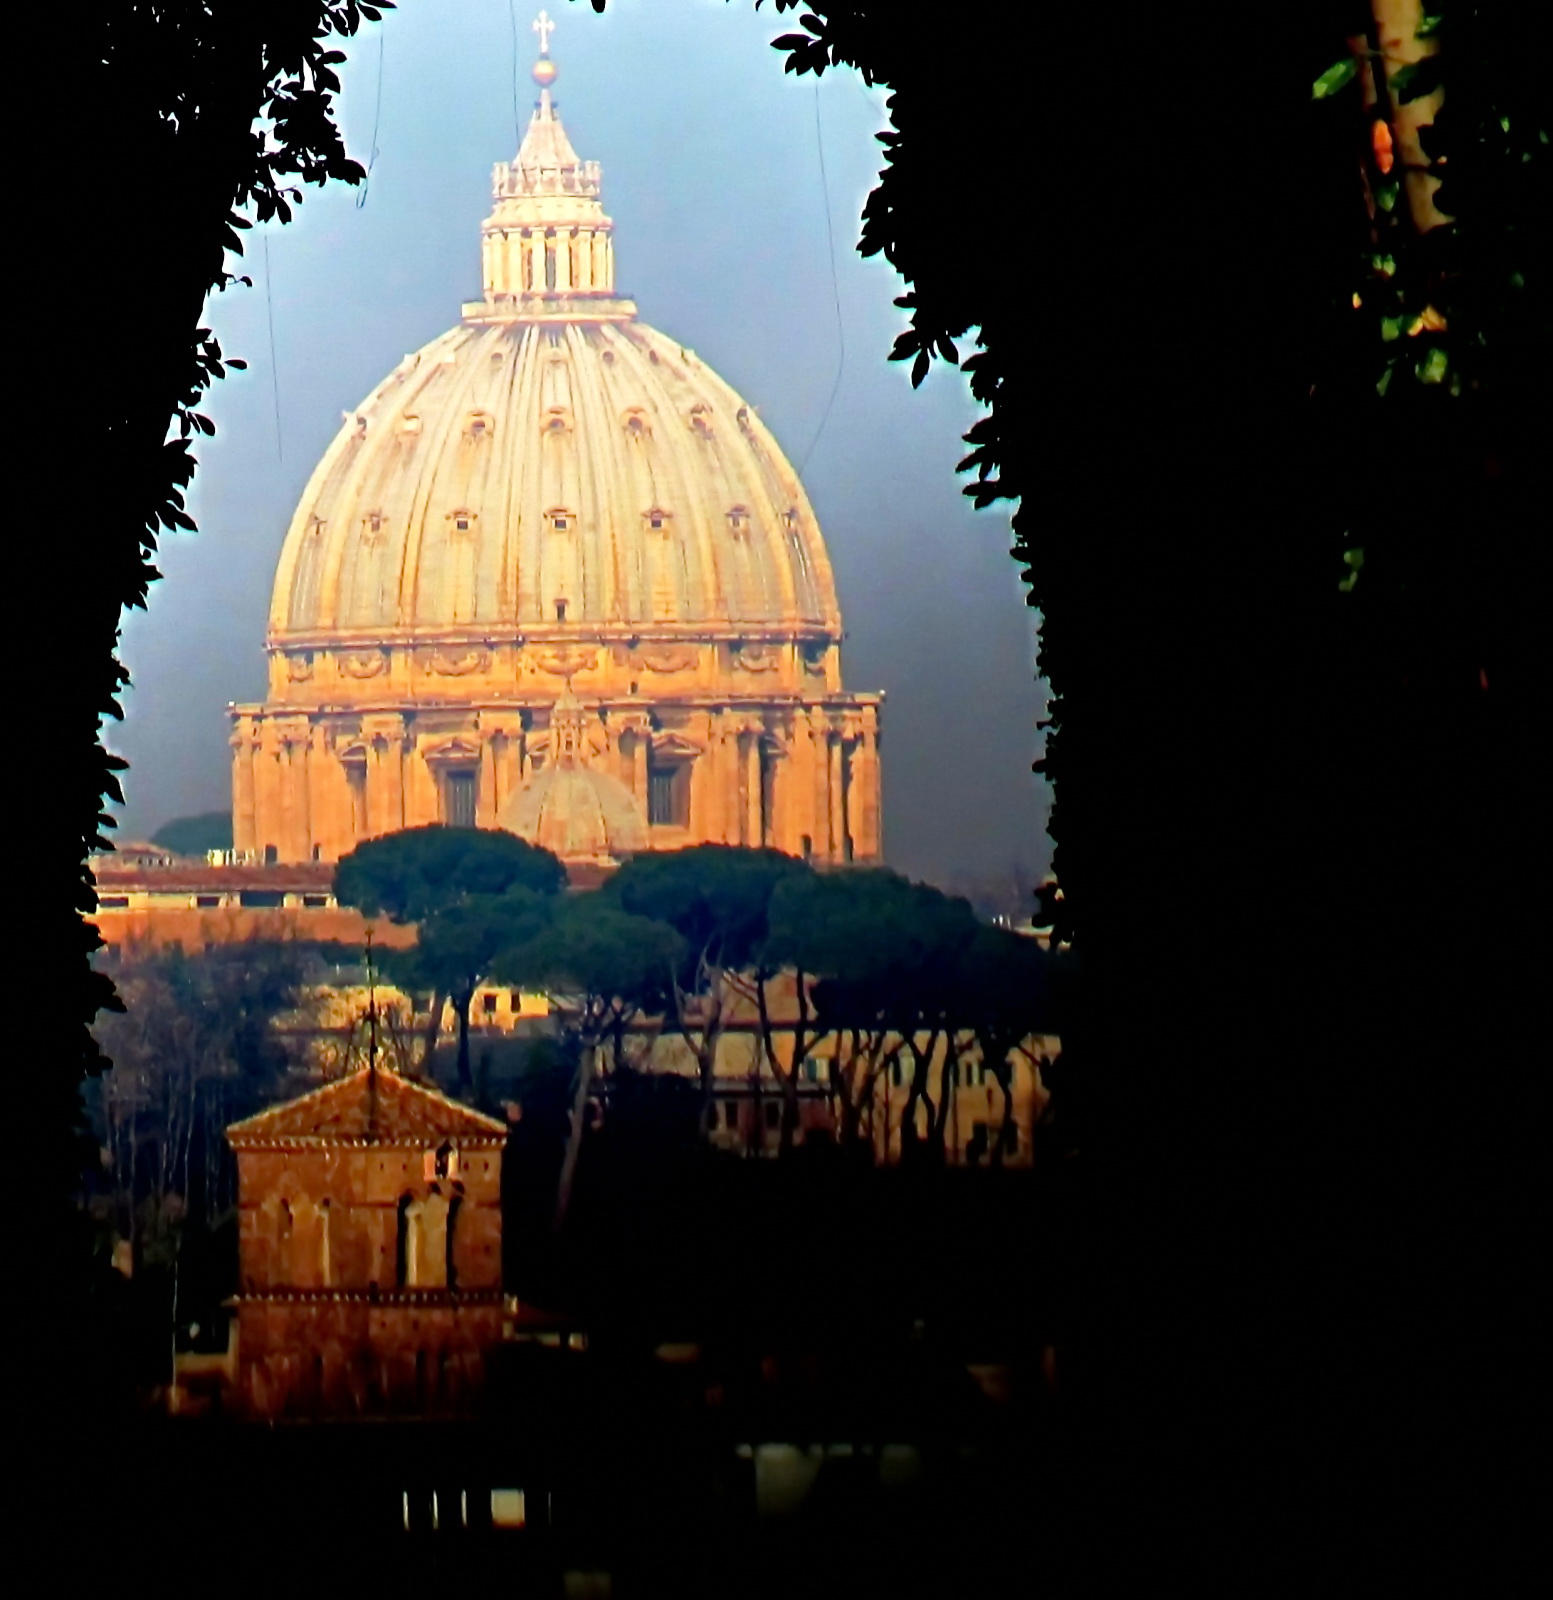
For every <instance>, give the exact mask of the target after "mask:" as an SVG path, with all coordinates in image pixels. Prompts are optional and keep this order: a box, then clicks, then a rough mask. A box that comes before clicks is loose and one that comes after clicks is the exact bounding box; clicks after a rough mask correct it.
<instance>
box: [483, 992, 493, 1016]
mask: <svg viewBox="0 0 1553 1600" xmlns="http://www.w3.org/2000/svg"><path fill="white" fill-rule="evenodd" d="M480 1009H481V1010H482V1011H484V1012H485V1014H486V1016H488V1017H494V1016H495V1015H496V996H495V995H494V994H485V995H481V996H480Z"/></svg>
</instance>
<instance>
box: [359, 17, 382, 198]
mask: <svg viewBox="0 0 1553 1600" xmlns="http://www.w3.org/2000/svg"><path fill="white" fill-rule="evenodd" d="M382 120H383V24H382V23H381V22H379V23H378V25H377V105H376V106H375V108H374V109H373V112H372V149H371V152H370V153H369V155H368V156H367V175H366V177H365V178H363V179H362V180H361V189H360V192H359V193H358V194H357V196H356V209H357V210H358V211H360V210H361V208H362V207H363V206H364V205H365V204H366V203H367V190H368V189H370V188H371V187H372V169H373V168H374V167H375V166H376V165H377V130H378V126H379V124H380V123H381V122H382Z"/></svg>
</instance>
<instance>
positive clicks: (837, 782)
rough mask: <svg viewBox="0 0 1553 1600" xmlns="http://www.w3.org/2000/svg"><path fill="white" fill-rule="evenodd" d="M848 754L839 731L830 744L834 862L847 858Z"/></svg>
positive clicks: (831, 843) (832, 850) (831, 834)
mask: <svg viewBox="0 0 1553 1600" xmlns="http://www.w3.org/2000/svg"><path fill="white" fill-rule="evenodd" d="M845 785H846V752H845V750H844V749H843V747H842V738H841V733H840V730H839V729H838V730H837V732H836V734H835V736H834V737H833V738H832V739H831V742H830V850H831V859H832V860H833V861H845V860H846V858H847V803H846V787H845Z"/></svg>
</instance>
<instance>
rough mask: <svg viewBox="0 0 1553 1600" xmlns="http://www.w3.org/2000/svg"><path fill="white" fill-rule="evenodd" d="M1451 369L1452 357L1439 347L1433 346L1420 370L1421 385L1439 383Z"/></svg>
mask: <svg viewBox="0 0 1553 1600" xmlns="http://www.w3.org/2000/svg"><path fill="white" fill-rule="evenodd" d="M1449 369H1450V357H1449V356H1448V355H1446V353H1445V352H1444V351H1443V350H1442V349H1441V348H1440V347H1439V346H1438V345H1431V346H1430V348H1429V350H1428V353H1427V354H1426V355H1425V356H1424V359H1423V363H1422V365H1420V367H1419V369H1418V379H1419V382H1420V383H1439V382H1441V381H1442V380H1443V379H1444V377H1445V374H1446V372H1447V371H1449Z"/></svg>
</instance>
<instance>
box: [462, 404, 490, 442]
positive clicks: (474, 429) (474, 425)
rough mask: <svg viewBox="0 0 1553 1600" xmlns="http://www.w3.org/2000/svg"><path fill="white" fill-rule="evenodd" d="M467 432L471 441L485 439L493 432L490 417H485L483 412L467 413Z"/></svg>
mask: <svg viewBox="0 0 1553 1600" xmlns="http://www.w3.org/2000/svg"><path fill="white" fill-rule="evenodd" d="M467 431H468V434H469V437H470V438H471V439H483V438H485V436H486V435H487V434H488V433H491V432H492V431H493V429H492V427H491V419H490V417H489V416H487V415H486V413H485V412H483V411H471V412H470V413H469V425H468V430H467Z"/></svg>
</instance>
